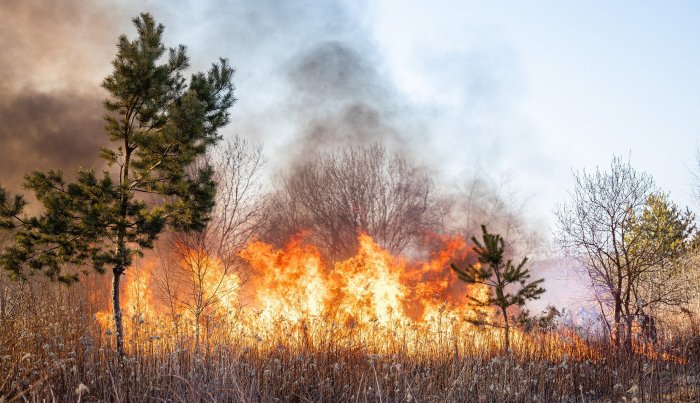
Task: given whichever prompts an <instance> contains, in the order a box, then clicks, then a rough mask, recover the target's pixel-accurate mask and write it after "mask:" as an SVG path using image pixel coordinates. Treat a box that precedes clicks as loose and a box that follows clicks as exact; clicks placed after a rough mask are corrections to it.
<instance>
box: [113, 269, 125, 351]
mask: <svg viewBox="0 0 700 403" xmlns="http://www.w3.org/2000/svg"><path fill="white" fill-rule="evenodd" d="M122 272H123V270H121V269H119V268H117V267H115V268H114V270H112V274H113V277H112V312H113V313H114V330H115V334H116V336H117V352H118V353H119V357H123V356H124V327H123V325H122V308H121V305H120V304H119V280H120V277H121V275H122Z"/></svg>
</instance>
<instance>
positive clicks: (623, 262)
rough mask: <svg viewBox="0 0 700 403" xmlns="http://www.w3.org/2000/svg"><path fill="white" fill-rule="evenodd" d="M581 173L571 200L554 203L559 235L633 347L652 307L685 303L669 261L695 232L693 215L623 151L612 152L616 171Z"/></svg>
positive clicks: (613, 326) (618, 335)
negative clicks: (620, 154) (637, 324)
mask: <svg viewBox="0 0 700 403" xmlns="http://www.w3.org/2000/svg"><path fill="white" fill-rule="evenodd" d="M574 180H575V185H574V189H573V191H572V192H570V194H569V201H568V203H566V204H561V205H558V206H557V208H556V210H555V214H556V217H557V221H558V231H557V232H556V233H555V239H556V242H557V243H558V244H559V246H560V247H561V248H562V249H563V250H564V251H565V252H566V253H567V254H568V256H569V257H571V258H573V259H576V260H577V261H578V262H579V263H580V264H581V265H582V267H584V268H585V270H586V274H587V275H588V277H589V278H590V280H591V286H592V290H593V296H594V297H595V298H596V300H597V301H598V303H599V305H600V307H601V313H602V314H603V317H604V318H605V319H606V321H607V322H608V323H609V330H610V335H611V337H612V339H613V340H614V342H615V343H616V345H618V346H619V345H620V343H621V341H622V340H623V335H625V336H626V337H625V338H624V340H625V341H626V344H627V345H628V346H629V343H630V342H631V335H632V326H633V322H634V320H635V318H638V317H640V315H646V313H645V308H651V307H652V306H654V305H659V304H675V303H679V300H677V299H676V298H677V297H678V294H676V293H674V292H672V289H673V287H674V286H673V284H674V283H675V282H676V280H677V279H678V276H676V275H675V273H674V271H675V270H674V269H672V265H671V264H670V263H671V262H672V259H673V258H675V257H677V256H678V255H679V253H681V252H682V250H683V248H684V245H685V243H686V241H687V239H688V236H689V234H690V232H692V225H691V222H692V217H689V216H688V215H687V214H686V215H683V214H681V213H680V212H679V211H678V209H677V208H676V207H675V205H672V204H669V203H668V201H667V200H666V199H665V195H663V194H661V193H659V192H658V191H657V189H656V187H655V185H654V182H653V179H652V178H651V177H650V176H649V175H647V174H645V173H640V172H637V171H635V170H634V168H632V166H631V165H630V163H629V162H624V161H622V160H621V159H620V158H613V160H612V163H611V166H610V171H609V172H602V171H601V170H600V169H596V171H595V172H593V173H587V172H586V171H582V172H580V173H575V174H574ZM658 214H663V215H664V217H663V218H662V217H659V216H658ZM610 316H612V317H610Z"/></svg>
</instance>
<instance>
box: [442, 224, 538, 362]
mask: <svg viewBox="0 0 700 403" xmlns="http://www.w3.org/2000/svg"><path fill="white" fill-rule="evenodd" d="M481 230H482V232H483V237H482V238H483V241H482V242H479V240H478V239H477V238H476V237H472V242H474V246H473V249H474V252H476V254H477V255H478V256H479V261H478V263H475V264H470V265H467V266H466V267H465V268H464V269H460V268H459V267H457V265H455V264H452V269H453V270H454V271H455V272H457V275H458V276H459V279H460V280H462V281H464V282H465V283H467V284H481V285H484V286H487V287H489V293H488V296H487V297H486V299H479V298H476V297H472V296H469V297H468V298H469V300H470V302H471V303H472V304H473V305H475V306H479V307H490V306H496V307H498V308H499V309H500V311H501V315H502V316H503V330H504V349H505V351H506V352H508V351H509V349H510V323H509V320H508V308H510V307H511V306H513V305H517V306H523V305H525V303H526V302H527V301H528V300H531V299H538V298H539V297H540V295H541V294H542V293H544V291H545V290H544V288H542V287H540V284H541V283H542V282H543V281H544V280H542V279H539V280H535V281H529V280H530V271H529V270H528V269H526V268H525V264H526V263H527V258H523V260H522V261H521V262H520V263H519V264H517V265H514V264H513V261H512V260H511V259H508V260H506V261H505V262H504V259H505V258H504V241H503V238H502V237H501V236H500V235H498V234H489V232H488V231H487V230H486V226H485V225H482V226H481Z"/></svg>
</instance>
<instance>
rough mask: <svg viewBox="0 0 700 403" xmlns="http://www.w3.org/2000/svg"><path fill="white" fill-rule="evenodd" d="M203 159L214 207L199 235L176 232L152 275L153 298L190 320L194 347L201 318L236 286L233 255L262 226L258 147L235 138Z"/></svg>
mask: <svg viewBox="0 0 700 403" xmlns="http://www.w3.org/2000/svg"><path fill="white" fill-rule="evenodd" d="M210 159H211V161H208V162H209V163H210V164H211V165H212V166H213V167H214V169H215V179H216V182H217V195H216V205H215V207H214V209H213V212H212V219H211V220H210V222H209V223H208V225H207V226H206V228H204V230H202V231H199V232H188V233H182V234H175V235H173V237H172V238H171V239H170V240H169V242H168V243H167V246H166V251H163V250H162V248H161V258H160V268H159V270H157V273H156V285H157V291H158V295H159V297H160V298H161V300H162V301H163V302H164V303H165V304H166V305H167V306H168V307H169V309H170V311H171V314H172V315H173V318H174V319H175V320H174V322H175V323H176V325H177V324H178V323H179V321H178V320H177V317H178V315H179V314H180V312H182V311H183V310H184V311H187V312H188V313H189V314H190V315H191V316H192V318H193V321H194V327H195V329H194V330H195V341H196V344H197V345H199V341H200V324H201V320H202V318H203V315H205V314H206V315H210V314H213V313H214V312H215V311H216V309H217V308H219V307H221V305H222V302H223V301H224V300H225V299H226V298H227V297H228V296H229V295H230V294H231V293H233V292H234V291H236V290H237V288H238V287H240V285H241V282H240V276H239V275H238V273H239V270H240V267H241V261H240V258H239V257H238V252H239V251H240V249H241V248H242V246H243V245H245V243H246V242H247V241H248V240H249V239H250V238H251V237H252V236H253V235H254V234H255V233H257V231H258V229H259V228H260V226H262V225H263V222H264V221H263V212H264V208H265V204H266V202H267V196H266V194H265V193H264V191H263V182H262V168H263V167H264V165H265V163H266V160H265V158H264V156H263V154H262V147H260V146H251V145H250V144H249V143H248V142H247V141H246V140H243V139H241V138H240V137H238V136H237V137H235V138H234V139H233V140H231V141H229V142H227V143H226V145H225V147H224V148H222V149H221V150H220V151H219V152H218V153H217V154H215V155H213V156H210Z"/></svg>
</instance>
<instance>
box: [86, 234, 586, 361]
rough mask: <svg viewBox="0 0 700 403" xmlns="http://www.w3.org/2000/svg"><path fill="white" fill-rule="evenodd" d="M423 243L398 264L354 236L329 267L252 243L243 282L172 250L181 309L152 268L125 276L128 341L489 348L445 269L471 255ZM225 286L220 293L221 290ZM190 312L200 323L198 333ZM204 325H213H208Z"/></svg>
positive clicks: (569, 348)
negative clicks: (351, 249)
mask: <svg viewBox="0 0 700 403" xmlns="http://www.w3.org/2000/svg"><path fill="white" fill-rule="evenodd" d="M431 242H432V244H434V245H437V247H435V251H434V252H433V253H431V254H430V255H429V257H428V258H427V259H423V260H421V259H407V258H405V257H401V256H394V255H392V254H391V253H389V252H388V251H386V250H384V249H382V248H381V247H380V246H379V245H378V244H377V243H376V242H375V241H374V240H373V239H372V238H371V237H370V236H368V235H360V236H359V247H358V251H357V253H356V254H355V255H354V256H352V257H350V258H348V259H347V260H344V261H341V262H337V263H335V264H334V265H332V267H331V266H329V265H326V264H324V260H323V258H322V257H321V253H320V251H319V250H318V249H317V248H316V247H314V246H312V245H308V244H305V243H304V242H303V239H302V237H297V238H295V239H293V240H292V241H291V242H289V244H287V245H286V246H285V247H284V248H276V247H274V246H273V245H270V244H267V243H264V242H260V241H253V242H250V243H248V245H246V247H245V248H244V249H243V250H242V251H241V252H240V253H239V256H240V257H241V258H242V259H243V261H245V263H246V267H247V269H248V273H247V274H248V275H247V276H246V277H247V279H248V281H247V282H246V281H243V280H242V278H241V277H239V276H238V273H237V272H231V271H229V270H227V269H226V268H225V265H224V264H223V263H222V262H221V261H220V260H218V259H216V258H214V257H211V256H209V255H207V254H206V252H205V251H203V250H197V249H187V248H185V247H184V246H182V245H179V246H178V248H184V249H181V250H178V256H180V262H179V263H178V265H179V267H181V268H184V269H185V270H181V271H180V272H179V277H178V284H179V285H180V286H179V288H176V289H173V290H174V293H175V294H178V295H175V298H174V299H175V300H177V301H179V302H180V304H179V305H178V307H177V308H176V309H173V306H172V304H171V305H170V306H169V307H165V304H163V303H162V302H161V303H160V304H158V303H157V302H156V301H155V298H154V295H153V294H152V291H151V290H152V289H154V282H155V280H156V279H155V277H157V276H153V277H152V276H151V275H150V273H151V272H152V271H153V265H154V263H152V262H147V263H146V264H144V265H142V267H141V269H139V270H136V271H134V272H132V274H131V275H130V276H129V277H127V285H126V286H125V289H124V293H123V301H124V306H125V319H126V320H125V331H126V332H127V339H128V337H139V335H146V334H148V335H151V336H150V337H153V334H165V333H168V332H169V333H170V334H172V333H173V332H174V333H176V334H177V335H178V336H177V338H178V340H181V338H182V336H192V335H193V334H195V332H194V329H195V327H196V335H197V337H196V340H197V341H198V342H199V340H200V334H202V335H203V336H204V337H205V339H206V340H210V339H211V337H219V338H220V340H224V339H225V340H228V341H229V342H232V341H233V342H235V343H237V344H241V343H251V342H253V343H256V342H260V341H262V340H267V342H268V343H266V345H268V346H269V348H274V347H275V346H281V345H294V343H301V345H302V346H303V347H312V348H315V347H319V348H321V347H323V346H326V348H327V347H328V346H330V344H328V343H331V342H332V343H336V344H335V345H336V346H337V345H340V344H342V345H345V346H351V347H352V346H355V347H359V348H362V349H365V348H367V349H371V350H372V351H375V352H388V351H398V350H397V349H400V350H401V351H406V352H407V353H410V352H411V350H414V351H416V352H420V353H425V352H433V353H440V352H441V351H442V352H443V353H444V352H445V351H447V352H454V353H455V354H459V352H462V353H468V352H469V351H472V352H474V351H493V350H498V349H499V346H500V340H501V338H502V330H501V329H500V328H499V327H497V326H495V327H489V326H486V327H484V328H477V327H476V326H474V325H473V324H472V321H473V320H475V319H480V320H482V321H485V322H487V323H492V324H497V323H496V322H497V321H496V320H495V319H496V318H497V314H496V313H495V311H493V310H491V309H489V308H475V307H474V306H472V305H470V304H469V302H468V298H467V294H468V295H469V296H471V297H473V298H477V299H483V298H485V297H486V296H487V295H488V292H489V289H488V288H487V287H486V286H470V287H468V288H467V287H466V286H465V284H464V283H462V282H461V281H460V280H459V279H458V278H457V276H455V275H454V274H453V273H452V271H451V269H450V268H449V264H450V263H452V262H460V263H464V262H473V261H474V260H475V257H474V255H473V254H472V252H471V250H470V249H469V248H468V246H467V244H466V242H465V241H464V240H463V239H461V238H456V237H452V238H451V237H437V236H435V237H433V238H432V239H431ZM224 289H225V290H228V292H226V293H223V292H220V291H221V290H224ZM173 290H171V291H173ZM193 290H194V291H196V292H194V294H192V295H196V297H197V298H199V299H196V298H195V302H197V301H199V302H202V301H208V302H207V303H206V304H204V305H206V306H200V308H202V310H200V311H197V310H196V309H192V304H188V303H186V301H185V298H186V296H187V295H190V294H188V293H192V292H193ZM219 294H220V295H219ZM204 308H206V309H204ZM194 312H200V314H204V316H205V317H206V318H208V319H207V321H208V322H207V326H204V324H203V323H202V320H201V317H200V316H197V317H195V316H194ZM168 315H170V318H168ZM129 318H131V320H129ZM182 319H184V320H182ZM209 319H214V320H213V322H215V324H214V326H211V327H210V326H209V325H208V323H210V321H209ZM98 320H99V321H100V323H101V324H102V325H103V326H108V325H110V324H111V317H110V316H109V315H106V314H100V315H98ZM139 326H140V327H139ZM202 326H204V328H201V327H202ZM173 329H174V330H173ZM214 329H215V330H217V331H218V333H217V335H216V336H215V335H214V333H212V332H213V330H214ZM533 337H534V338H533ZM537 337H540V336H532V337H531V336H529V335H527V334H525V333H523V332H521V331H519V330H517V329H514V330H513V334H512V336H511V339H512V340H513V347H514V350H518V349H519V350H520V351H521V352H522V353H523V354H527V353H528V352H529V351H531V350H532V347H531V344H532V343H535V342H536V343H539V344H540V345H544V344H543V343H542V342H541V340H540V341H537V340H538V339H537ZM178 343H179V341H178ZM528 343H529V344H528ZM546 344H547V347H546V350H547V352H548V354H559V355H560V356H561V355H564V354H572V353H573V352H574V350H575V351H578V352H579V353H581V352H583V353H582V354H583V355H585V356H587V357H594V356H595V352H593V351H591V350H590V349H587V348H585V346H584V345H583V344H584V343H583V342H582V341H581V340H580V339H577V338H576V336H575V335H570V336H569V337H550V338H549V339H548V340H547V343H546ZM353 348H354V347H353Z"/></svg>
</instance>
